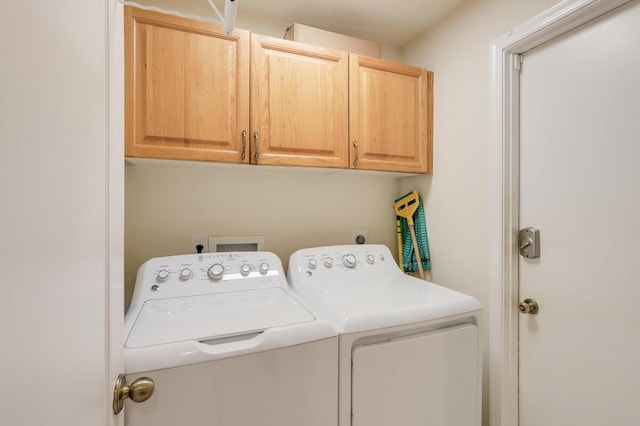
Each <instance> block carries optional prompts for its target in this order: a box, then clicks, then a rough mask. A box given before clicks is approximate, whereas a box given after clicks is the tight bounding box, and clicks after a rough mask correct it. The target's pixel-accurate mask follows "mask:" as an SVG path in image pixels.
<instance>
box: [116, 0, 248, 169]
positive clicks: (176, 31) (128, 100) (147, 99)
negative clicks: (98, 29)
mask: <svg viewBox="0 0 640 426" xmlns="http://www.w3.org/2000/svg"><path fill="white" fill-rule="evenodd" d="M125 67H126V73H125V75H126V78H125V113H126V118H125V155H126V156H128V157H146V158H170V159H179V160H200V161H220V162H230V163H243V162H244V163H246V162H248V161H249V155H248V140H247V141H246V143H247V144H245V145H244V148H243V138H242V134H243V130H245V131H246V132H248V130H249V33H248V32H247V31H242V30H235V31H234V32H233V33H232V34H231V35H229V36H226V35H224V32H223V30H222V27H220V26H218V25H215V24H209V23H205V22H199V21H195V20H190V19H183V18H179V17H175V16H169V15H164V14H160V13H156V12H152V11H146V10H141V9H136V8H131V7H126V8H125ZM246 132H245V133H246ZM247 139H248V138H247ZM243 149H244V151H245V155H244V158H243V155H242V154H243Z"/></svg>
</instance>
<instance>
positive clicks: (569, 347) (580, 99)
mask: <svg viewBox="0 0 640 426" xmlns="http://www.w3.org/2000/svg"><path fill="white" fill-rule="evenodd" d="M523 57H524V60H523V64H522V71H521V80H520V96H521V105H520V108H521V110H520V112H521V116H520V117H521V118H520V119H521V123H520V124H521V142H520V143H521V148H520V149H521V151H520V163H521V164H520V173H521V174H520V225H521V227H526V226H532V227H536V228H539V229H540V232H541V257H540V258H539V259H536V260H533V259H523V258H520V265H519V268H520V290H519V293H520V299H524V298H532V299H535V300H536V301H537V302H538V303H539V307H540V311H539V313H538V314H537V315H520V325H519V333H520V342H519V357H520V364H519V374H520V376H519V392H520V407H519V408H520V425H522V426H543V425H545V426H546V425H586V426H596V425H597V426H601V425H637V424H638V413H639V411H638V408H637V407H638V395H640V393H639V391H638V379H639V378H640V362H639V360H640V320H639V319H638V313H637V308H638V301H639V300H640V272H639V270H638V264H639V263H640V252H639V251H638V241H640V2H638V1H634V2H631V3H629V4H627V5H626V6H623V7H621V8H618V9H616V10H614V11H612V12H610V13H608V14H607V15H604V16H602V17H600V18H598V19H596V20H595V21H592V22H589V23H587V24H584V25H582V26H581V27H579V28H578V29H576V30H574V31H571V32H569V33H567V34H565V35H563V36H561V37H559V38H557V39H555V40H552V41H551V42H548V43H546V44H545V45H543V46H540V47H538V48H536V49H534V50H532V51H530V52H526V53H525V54H524V55H523Z"/></svg>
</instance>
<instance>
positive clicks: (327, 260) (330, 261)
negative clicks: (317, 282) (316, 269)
mask: <svg viewBox="0 0 640 426" xmlns="http://www.w3.org/2000/svg"><path fill="white" fill-rule="evenodd" d="M322 263H324V266H326V267H327V268H331V267H332V266H333V259H332V258H330V257H325V258H324V259H322Z"/></svg>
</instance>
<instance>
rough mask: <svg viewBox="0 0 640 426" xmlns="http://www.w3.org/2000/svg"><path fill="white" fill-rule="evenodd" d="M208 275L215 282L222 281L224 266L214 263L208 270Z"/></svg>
mask: <svg viewBox="0 0 640 426" xmlns="http://www.w3.org/2000/svg"><path fill="white" fill-rule="evenodd" d="M207 275H208V276H209V278H211V279H212V280H213V281H220V280H221V279H222V277H223V276H224V266H222V265H221V264H219V263H214V264H213V265H211V267H210V268H209V269H207Z"/></svg>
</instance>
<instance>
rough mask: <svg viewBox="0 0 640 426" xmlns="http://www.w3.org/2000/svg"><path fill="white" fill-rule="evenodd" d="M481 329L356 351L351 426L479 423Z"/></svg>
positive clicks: (439, 333)
mask: <svg viewBox="0 0 640 426" xmlns="http://www.w3.org/2000/svg"><path fill="white" fill-rule="evenodd" d="M480 381H481V376H480V355H479V345H478V328H477V327H476V326H475V325H471V324H466V325H461V326H456V327H450V328H446V329H441V330H435V331H430V332H426V333H421V334H417V335H411V336H406V337H402V338H398V339H393V340H391V341H387V342H383V343H377V344H371V345H363V346H356V347H355V348H354V350H353V369H352V394H351V398H352V399H351V410H352V425H353V426H388V425H393V424H396V425H402V426H424V425H430V426H445V425H446V426H477V425H479V424H480V410H481V409H480V404H481V402H480V385H481V383H480Z"/></svg>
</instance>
